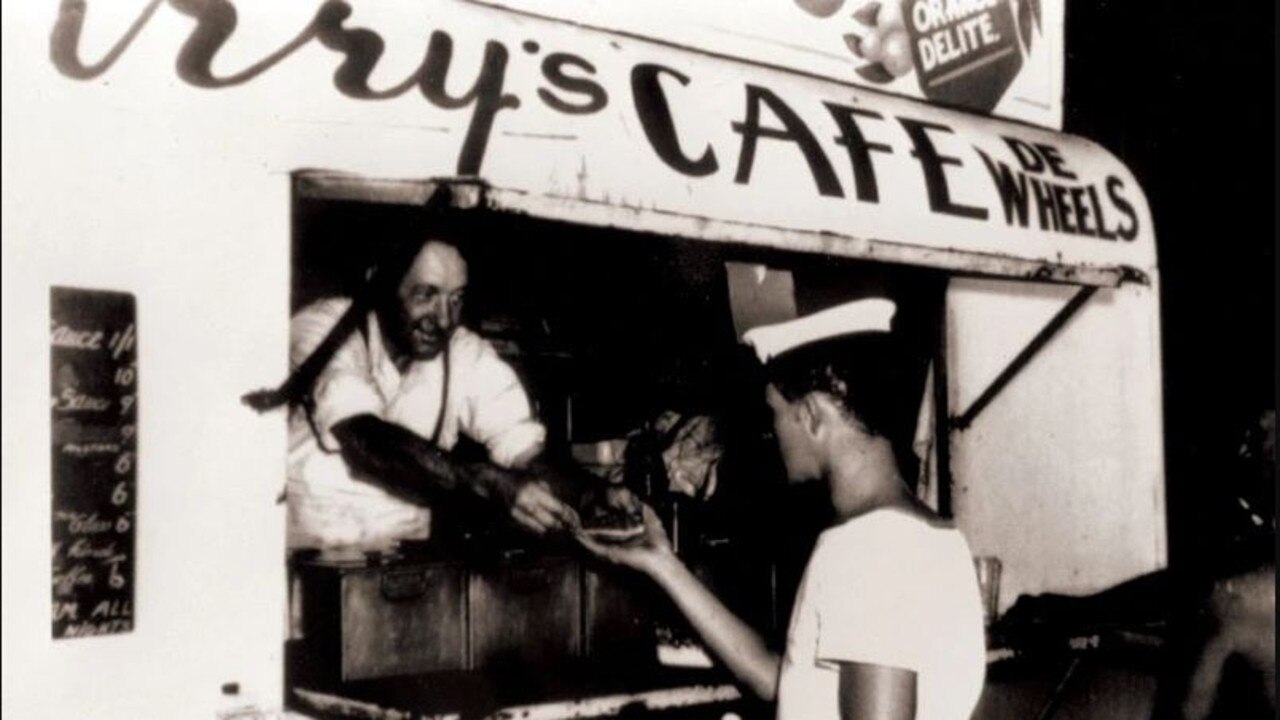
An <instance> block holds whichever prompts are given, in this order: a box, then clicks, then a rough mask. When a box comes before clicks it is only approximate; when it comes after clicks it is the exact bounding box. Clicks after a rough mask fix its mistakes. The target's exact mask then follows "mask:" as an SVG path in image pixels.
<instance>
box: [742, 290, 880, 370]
mask: <svg viewBox="0 0 1280 720" xmlns="http://www.w3.org/2000/svg"><path fill="white" fill-rule="evenodd" d="M897 310H898V308H897V306H896V305H895V304H894V302H893V301H892V300H888V299H886V298H865V299H862V300H854V301H851V302H847V303H844V304H843V305H836V306H835V307H831V308H827V309H826V310H822V311H819V312H816V313H813V314H812V315H805V316H804V317H799V318H796V319H794V320H788V321H786V322H780V323H774V324H772V325H761V326H760V327H755V328H752V329H750V330H748V331H747V332H745V333H743V335H742V342H744V343H746V344H747V345H750V346H751V347H752V349H754V350H755V352H756V356H757V357H758V358H760V362H761V363H768V362H769V361H771V360H773V359H774V358H776V357H778V356H779V355H782V354H783V353H786V352H789V351H791V350H795V349H797V348H800V347H804V346H807V345H811V344H813V343H817V342H821V341H824V340H830V339H834V338H838V337H845V336H848V335H855V334H859V333H887V332H889V329H890V323H891V322H892V320H893V316H894V313H896V312H897Z"/></svg>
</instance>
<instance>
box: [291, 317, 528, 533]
mask: <svg viewBox="0 0 1280 720" xmlns="http://www.w3.org/2000/svg"><path fill="white" fill-rule="evenodd" d="M350 304H351V301H350V300H349V299H345V298H341V299H339V298H333V299H326V300H320V301H318V302H315V303H313V304H311V305H309V306H307V307H306V308H304V309H302V310H301V311H299V312H298V313H297V314H296V315H295V316H294V317H293V320H292V322H291V324H290V347H289V356H290V364H291V366H293V367H297V366H298V365H299V364H300V363H301V362H302V361H303V360H305V359H306V357H307V356H308V355H309V354H310V353H311V352H312V351H313V350H314V349H315V348H316V346H318V345H319V344H320V343H321V342H322V341H323V340H324V338H325V336H326V335H327V334H328V333H329V331H330V330H331V329H332V328H333V326H334V325H335V324H336V323H337V322H338V319H339V318H341V317H342V315H343V314H344V313H345V312H346V311H347V309H348V308H349V307H350ZM365 323H366V324H365V327H364V328H363V330H364V331H363V332H353V333H352V334H351V337H350V338H348V339H347V340H346V341H345V342H344V343H343V345H342V347H340V348H339V349H338V351H337V352H336V353H335V354H334V356H333V358H332V359H331V360H330V362H329V364H328V365H327V366H326V367H325V369H324V370H323V371H322V372H321V373H320V375H319V376H318V377H317V379H316V383H315V386H314V388H313V393H312V398H313V399H314V412H313V414H312V418H311V420H312V422H308V419H307V417H306V413H305V412H304V411H303V409H302V408H295V409H294V411H293V413H292V415H291V416H290V420H289V463H288V489H287V493H286V494H287V497H288V502H289V545H290V547H294V548H300V547H333V546H348V545H351V546H365V547H376V546H380V545H385V544H389V543H390V542H392V541H394V540H403V539H424V538H426V537H428V536H429V535H430V531H431V513H430V510H429V509H427V508H424V507H421V506H417V505H414V504H411V503H408V502H405V501H403V500H401V499H399V498H397V497H394V496H392V495H391V494H390V493H388V492H386V491H385V490H383V489H381V488H380V487H378V486H377V485H375V484H373V483H370V482H366V481H364V480H361V479H360V478H358V477H353V476H352V475H351V473H350V471H349V469H348V467H347V465H346V463H345V462H344V461H343V460H342V457H341V455H339V454H338V453H337V450H338V444H337V442H336V440H334V438H333V435H332V429H333V426H334V425H336V424H337V423H339V422H341V421H343V420H346V419H348V418H351V417H354V416H356V415H361V414H366V413H367V414H370V415H374V416H376V417H379V418H382V419H383V420H386V421H387V422H392V423H395V424H397V425H400V426H402V427H405V428H407V429H409V430H412V431H413V432H414V433H416V434H418V435H420V436H422V437H423V438H431V437H432V436H433V435H435V434H436V424H437V422H438V421H441V422H442V423H443V425H442V427H441V428H440V432H439V438H438V442H439V447H440V448H441V449H443V450H448V449H450V448H452V447H453V446H454V445H455V444H456V443H457V441H458V438H459V436H460V435H466V436H467V437H469V438H471V439H472V440H475V441H476V442H479V443H481V444H483V445H484V446H485V447H486V448H487V449H488V451H489V456H490V459H491V460H492V461H493V462H494V463H495V464H497V465H500V466H503V467H510V466H511V465H512V464H513V463H514V462H515V461H516V460H518V459H520V458H527V457H529V456H530V455H532V454H534V453H536V452H537V450H538V449H540V448H541V446H542V443H543V441H544V440H545V436H546V431H545V428H543V426H542V424H541V423H539V422H538V421H537V420H536V419H535V418H534V416H533V411H532V408H531V406H530V403H529V397H528V395H527V394H526V393H525V390H524V387H523V386H522V385H521V383H520V380H519V378H517V377H516V374H515V371H513V370H512V369H511V366H509V365H508V364H507V363H506V362H504V361H503V360H502V358H500V357H499V356H498V353H497V352H496V351H495V350H494V349H493V346H492V345H491V344H490V343H489V342H488V341H487V340H485V339H483V338H481V337H480V336H479V335H476V334H475V333H473V332H471V331H469V330H467V329H466V328H464V327H459V328H457V329H456V330H455V331H454V333H453V335H452V336H451V337H450V340H449V346H448V348H447V349H446V351H445V352H447V353H448V354H449V363H448V364H449V378H448V392H447V398H446V393H445V381H444V372H445V363H444V358H443V353H442V354H441V355H440V356H437V357H435V358H433V359H431V360H427V361H414V362H411V363H410V364H409V366H408V367H406V368H405V370H404V372H401V371H400V370H399V369H397V368H396V366H395V363H394V362H393V361H392V359H391V357H390V356H389V355H388V354H387V352H386V348H385V346H384V344H383V340H382V332H381V328H380V327H379V324H378V319H377V316H376V315H375V314H373V313H370V314H369V316H368V317H367V319H366V321H365ZM442 402H444V403H445V410H444V413H443V415H441V412H440V405H441V403H442ZM313 424H314V428H313ZM425 482H426V481H425V480H424V483H425Z"/></svg>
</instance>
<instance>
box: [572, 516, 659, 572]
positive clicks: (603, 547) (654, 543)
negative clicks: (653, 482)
mask: <svg viewBox="0 0 1280 720" xmlns="http://www.w3.org/2000/svg"><path fill="white" fill-rule="evenodd" d="M640 506H641V513H642V514H643V516H644V534H643V535H640V536H639V537H637V538H635V539H633V540H630V541H627V542H625V543H610V542H603V541H601V540H598V539H596V538H594V537H592V536H591V535H590V534H588V533H587V532H586V531H583V530H578V531H577V532H575V533H574V537H575V538H577V540H578V543H579V544H581V545H582V546H583V547H584V548H586V549H587V551H588V552H590V553H591V554H592V555H595V556H596V557H598V558H600V559H602V560H605V561H606V562H610V563H613V564H615V565H622V566H624V567H629V568H632V569H635V570H639V571H641V572H645V573H652V572H653V571H654V569H655V568H656V567H657V565H658V564H659V563H661V562H662V561H664V560H668V559H670V558H673V557H674V556H675V553H674V552H673V551H672V549H671V540H670V539H668V538H667V532H666V530H664V529H663V527H662V521H661V520H659V519H658V514H657V513H655V512H654V511H653V508H651V507H649V506H648V505H646V504H644V503H640Z"/></svg>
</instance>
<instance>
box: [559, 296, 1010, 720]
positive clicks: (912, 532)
mask: <svg viewBox="0 0 1280 720" xmlns="http://www.w3.org/2000/svg"><path fill="white" fill-rule="evenodd" d="M894 311H895V307H894V305H893V304H892V303H891V302H890V301H888V300H881V299H873V300H861V301H857V302H853V303H848V304H845V305H842V306H839V307H836V308H832V309H830V310H826V311H823V312H822V313H818V314H816V315H812V316H809V317H806V318H801V319H799V320H794V321H790V322H787V323H783V324H780V325H775V326H769V327H765V328H758V329H756V330H753V331H751V332H749V333H747V335H746V337H745V338H744V339H745V340H746V341H747V342H748V343H749V344H751V345H753V346H754V348H755V350H756V352H757V354H758V355H759V357H760V359H761V361H762V362H764V363H765V369H766V373H767V375H768V377H769V384H768V387H767V388H766V399H767V401H768V403H769V406H770V408H771V409H772V410H773V417H774V429H775V432H776V435H777V441H778V446H779V449H780V450H781V453H782V459H783V461H784V464H785V465H786V470H787V476H788V478H789V479H790V480H791V481H792V482H805V481H821V482H824V483H826V485H827V487H828V489H829V493H830V499H831V504H832V507H833V509H834V510H835V515H836V518H837V522H836V524H834V525H833V526H832V527H831V528H829V529H827V530H826V531H825V532H824V533H823V534H822V536H821V537H820V538H819V540H818V543H817V546H816V547H815V549H814V551H813V554H812V556H811V557H810V559H809V564H808V567H807V569H806V571H805V576H804V579H803V580H802V582H801V585H800V590H799V594H798V596H797V598H796V603H795V608H794V610H793V612H792V617H791V625H790V629H789V631H788V633H787V645H786V649H785V652H784V653H783V655H782V657H781V658H779V657H778V656H777V655H776V654H775V653H773V652H772V651H771V650H770V649H769V648H768V647H767V646H766V645H765V643H764V642H763V640H762V639H761V638H760V637H759V636H758V635H757V634H756V633H755V631H754V630H752V629H751V628H750V627H749V626H747V625H746V624H745V623H743V622H742V621H741V620H740V619H739V618H737V617H736V616H734V615H733V613H732V612H730V611H729V610H728V609H727V608H726V607H725V606H724V605H723V604H722V603H721V602H720V601H719V600H718V599H717V598H716V597H715V596H714V595H713V594H712V593H711V592H710V591H709V590H708V589H707V588H706V587H705V586H703V585H702V584H701V583H700V582H699V581H698V579H697V578H696V577H695V576H694V575H693V573H692V572H690V570H689V569H688V568H687V567H685V566H684V565H683V563H681V561H680V560H679V558H677V557H676V556H675V554H674V553H673V552H672V550H671V545H670V543H669V542H668V540H667V537H666V534H665V532H664V531H663V528H662V525H661V523H660V522H659V521H658V520H657V517H656V516H655V515H654V513H653V511H652V510H649V509H648V508H646V512H645V516H646V525H647V533H646V535H645V537H644V539H643V541H641V542H639V543H638V544H635V545H626V546H619V545H606V544H602V543H600V542H598V541H596V540H593V539H591V538H589V537H586V536H582V537H581V538H580V541H581V542H582V543H583V544H584V545H585V546H586V547H587V548H588V549H589V550H591V551H592V552H595V553H596V554H598V555H600V556H601V557H603V558H605V559H608V560H611V561H613V562H616V563H619V564H622V565H627V566H629V567H633V568H636V569H638V570H640V571H642V572H644V573H645V574H647V575H648V576H650V577H651V578H652V579H653V580H654V581H655V582H656V583H657V584H658V585H659V586H660V587H661V588H662V589H663V590H665V591H666V592H667V593H668V594H669V595H670V596H671V598H672V600H673V601H674V602H675V604H676V605H677V607H679V608H680V610H681V611H682V612H683V613H684V614H685V615H686V617H688V619H689V621H690V623H691V624H692V625H693V627H694V628H695V629H696V630H697V631H698V632H699V634H700V635H701V636H702V638H703V640H704V641H705V643H706V644H707V646H708V647H709V648H710V649H711V650H712V651H713V652H714V653H715V654H716V655H717V656H718V657H719V658H720V659H721V660H722V661H723V662H724V664H725V665H726V666H727V667H728V668H729V669H730V670H731V671H732V672H733V673H734V674H735V675H736V676H737V677H738V678H739V679H740V680H741V682H742V683H743V684H744V685H746V686H747V687H748V688H750V689H751V690H752V691H753V692H754V693H755V694H756V695H758V696H760V697H761V698H764V699H775V698H776V700H777V705H778V717H779V718H783V719H784V720H826V719H828V718H830V719H832V720H835V719H840V720H849V719H854V718H856V719H862V720H868V719H876V720H885V719H894V720H898V719H907V718H917V719H919V720H968V718H969V716H970V714H971V713H972V712H973V709H974V707H975V705H976V704H977V701H978V697H979V695H980V694H981V691H982V684H983V678H984V673H985V668H986V656H985V648H984V639H983V619H982V608H981V604H980V600H979V593H978V584H977V577H976V574H975V573H974V570H973V564H972V559H971V557H970V553H969V548H968V545H967V543H966V542H965V540H964V537H963V536H962V535H961V534H960V532H959V531H958V530H956V529H955V528H954V527H952V526H951V525H950V524H949V523H948V522H946V521H944V520H942V519H941V518H939V517H938V516H937V515H936V514H935V513H933V512H932V511H931V510H930V509H929V508H928V507H926V506H924V505H922V504H920V503H919V502H918V501H917V500H916V499H915V496H914V495H913V494H912V492H911V491H910V490H909V489H908V487H907V485H906V483H905V482H904V481H903V478H902V476H901V473H900V472H899V469H898V468H899V465H898V462H897V459H896V458H897V456H896V455H895V451H894V447H893V444H892V443H891V442H890V440H889V436H890V435H903V434H908V435H909V433H903V432H900V431H901V430H902V429H903V424H902V422H900V421H899V420H898V418H905V417H907V415H906V414H904V413H906V412H907V411H908V410H911V412H910V415H911V416H912V417H914V411H913V410H912V409H913V408H914V407H915V404H914V403H912V402H911V401H910V399H909V398H907V397H905V396H904V391H907V390H906V388H905V386H906V385H908V384H909V383H907V382H903V373H902V372H901V370H902V362H901V359H900V356H899V354H898V353H897V351H896V350H895V348H894V345H895V338H894V337H893V335H892V334H891V333H890V332H889V330H890V326H891V321H892V317H893V314H894ZM917 391H918V388H917Z"/></svg>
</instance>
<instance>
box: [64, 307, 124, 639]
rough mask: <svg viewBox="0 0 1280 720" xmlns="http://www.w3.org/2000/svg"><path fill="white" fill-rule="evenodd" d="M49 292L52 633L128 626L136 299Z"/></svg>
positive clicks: (73, 634)
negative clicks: (50, 318) (51, 364)
mask: <svg viewBox="0 0 1280 720" xmlns="http://www.w3.org/2000/svg"><path fill="white" fill-rule="evenodd" d="M51 300H52V302H51V304H50V306H51V309H52V315H53V317H52V327H53V332H52V335H51V338H50V340H51V344H52V350H53V354H52V359H53V377H52V381H53V388H52V390H53V402H52V412H53V422H54V428H55V432H54V443H53V461H54V477H53V504H54V513H53V636H54V637H55V638H66V637H82V636H89V635H103V634H107V633H116V632H125V631H128V630H131V629H132V628H133V608H132V606H133V572H134V562H133V558H132V555H133V550H134V533H135V530H136V523H137V516H136V515H135V511H134V504H135V496H136V493H137V485H136V470H137V461H138V455H137V438H138V429H137V424H136V421H135V420H134V417H135V416H136V413H137V409H138V396H137V390H136V388H137V383H138V365H137V359H136V353H137V330H136V325H135V323H134V312H135V310H134V301H133V297H132V296H131V295H128V294H124V293H115V292H103V291H93V290H75V289H69V288H54V290H53V293H52V297H51ZM117 408H118V410H117Z"/></svg>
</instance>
